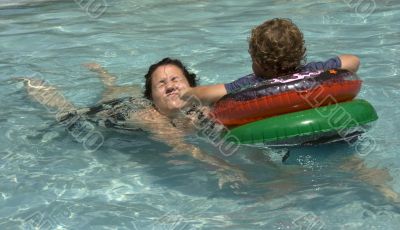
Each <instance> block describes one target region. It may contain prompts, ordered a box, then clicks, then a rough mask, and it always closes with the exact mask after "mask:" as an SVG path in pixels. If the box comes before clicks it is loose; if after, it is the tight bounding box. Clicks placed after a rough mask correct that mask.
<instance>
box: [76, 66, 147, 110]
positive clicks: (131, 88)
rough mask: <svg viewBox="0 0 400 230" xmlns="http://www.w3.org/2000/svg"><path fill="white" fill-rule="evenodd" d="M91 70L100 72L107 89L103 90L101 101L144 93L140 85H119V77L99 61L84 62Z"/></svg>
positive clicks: (137, 95)
mask: <svg viewBox="0 0 400 230" xmlns="http://www.w3.org/2000/svg"><path fill="white" fill-rule="evenodd" d="M83 65H84V66H85V67H86V68H88V69H89V70H90V71H92V72H95V73H98V74H99V76H100V79H101V81H102V82H103V84H104V86H105V87H106V90H105V91H104V92H103V94H102V97H101V100H100V102H104V101H108V100H112V99H115V98H119V97H122V96H134V97H139V96H140V95H141V94H142V88H141V87H140V86H139V85H128V86H118V85H116V81H117V78H116V77H115V76H113V75H112V74H110V73H109V72H108V71H107V70H106V69H105V68H103V67H102V66H101V65H100V64H98V63H86V64H83Z"/></svg>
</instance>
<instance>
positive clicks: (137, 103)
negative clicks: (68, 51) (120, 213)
mask: <svg viewBox="0 0 400 230" xmlns="http://www.w3.org/2000/svg"><path fill="white" fill-rule="evenodd" d="M86 67H88V68H89V69H90V70H91V71H94V72H97V73H99V74H100V77H101V79H102V81H103V83H104V85H105V86H106V90H105V92H104V94H103V97H102V99H101V100H100V102H101V103H100V104H98V105H96V106H94V107H90V108H81V109H78V108H75V107H74V105H73V104H72V103H70V102H69V101H67V100H65V98H64V96H63V95H62V94H61V93H59V91H58V90H57V89H56V88H55V87H54V86H50V85H46V84H44V83H43V81H42V80H38V79H28V78H25V79H24V81H25V85H26V89H27V92H28V94H29V95H31V96H32V97H33V98H35V99H36V100H37V101H38V102H39V103H41V104H43V105H44V106H46V107H49V108H55V109H57V110H58V113H57V116H56V118H57V120H58V121H60V122H62V123H63V124H67V125H66V126H67V129H79V128H80V122H79V121H91V122H93V123H96V124H98V125H101V126H104V127H111V128H118V129H128V130H130V129H142V130H145V131H148V132H150V133H151V135H152V137H154V138H155V139H157V140H161V141H162V142H164V143H166V144H168V145H169V146H171V147H172V148H173V150H172V153H171V154H170V155H183V154H190V155H191V156H192V157H194V158H195V159H197V160H200V161H202V162H204V163H207V164H210V165H213V166H215V167H217V168H218V170H217V172H218V173H219V176H220V177H219V186H220V187H222V186H223V184H225V183H226V182H245V181H246V177H245V176H244V173H243V172H242V171H241V170H240V169H238V168H237V167H235V166H233V165H231V164H229V163H227V162H226V161H224V160H222V159H220V158H218V157H216V156H213V155H209V154H207V153H204V152H203V151H202V150H201V149H200V148H198V147H196V146H194V145H191V144H189V143H187V142H185V141H184V136H185V135H186V134H187V133H188V131H189V130H193V125H192V124H193V121H196V119H197V118H198V116H203V115H202V113H199V112H197V111H196V112H195V110H196V109H194V108H190V109H184V108H186V107H185V106H187V105H186V104H187V103H186V102H185V101H183V100H182V99H181V98H180V93H181V90H185V89H187V88H189V87H194V86H196V75H195V74H193V73H190V72H189V71H188V70H187V69H186V67H185V66H184V65H183V64H182V63H181V62H180V61H179V60H176V59H170V58H164V59H163V60H161V61H160V62H158V63H156V64H154V65H152V66H150V68H149V70H148V72H147V74H146V75H145V80H146V83H145V91H144V97H145V98H141V97H139V95H134V96H133V95H132V94H134V92H136V93H137V92H138V90H137V87H136V89H135V88H134V87H117V86H115V77H113V76H111V75H110V74H109V73H108V72H107V71H105V70H104V69H103V68H101V66H99V65H97V64H87V65H86ZM130 89H131V90H132V91H130ZM127 92H128V93H129V94H130V96H129V97H124V98H118V99H113V100H109V99H110V98H113V97H114V98H115V96H116V95H118V94H121V93H127ZM197 109H200V110H203V109H202V108H197Z"/></svg>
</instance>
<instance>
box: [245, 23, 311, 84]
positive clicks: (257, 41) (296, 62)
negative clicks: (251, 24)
mask: <svg viewBox="0 0 400 230" xmlns="http://www.w3.org/2000/svg"><path fill="white" fill-rule="evenodd" d="M249 53H250V55H251V58H252V61H253V71H254V73H255V74H256V75H257V76H259V77H265V78H271V77H277V76H280V75H284V74H288V73H291V72H294V71H295V70H296V69H297V68H298V67H300V66H301V65H302V64H304V62H305V53H306V48H305V45H304V39H303V34H302V32H301V31H300V30H299V28H298V27H297V26H296V25H295V24H294V23H293V22H292V21H291V20H290V19H281V18H275V19H272V20H268V21H266V22H264V23H262V24H261V25H259V26H257V27H255V28H254V29H253V30H252V31H251V36H250V38H249Z"/></svg>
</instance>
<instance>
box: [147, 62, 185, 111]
mask: <svg viewBox="0 0 400 230" xmlns="http://www.w3.org/2000/svg"><path fill="white" fill-rule="evenodd" d="M189 87H190V85H189V82H188V81H187V79H186V77H185V75H184V74H183V72H182V70H181V69H180V68H178V67H177V66H175V65H170V64H167V65H162V66H159V67H158V68H157V69H156V70H155V71H154V72H153V74H152V75H151V88H152V99H153V103H154V105H155V107H156V108H157V110H158V111H159V112H160V113H162V114H164V115H166V116H173V115H174V114H176V113H178V112H179V110H180V109H181V108H182V107H183V106H184V105H185V101H183V100H181V98H180V93H181V90H185V89H187V88H189Z"/></svg>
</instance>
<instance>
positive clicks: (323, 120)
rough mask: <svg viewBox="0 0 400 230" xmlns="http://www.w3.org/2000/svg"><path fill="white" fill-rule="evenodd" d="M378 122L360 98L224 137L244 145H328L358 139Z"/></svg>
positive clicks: (235, 130)
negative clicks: (351, 137)
mask: <svg viewBox="0 0 400 230" xmlns="http://www.w3.org/2000/svg"><path fill="white" fill-rule="evenodd" d="M377 119H378V115H377V114H376V111H375V109H374V108H373V107H372V105H371V104H370V103H368V102H367V101H365V100H361V99H357V100H353V101H349V102H342V103H338V104H333V105H329V106H323V107H318V108H314V109H309V110H303V111H300V112H295V113H289V114H284V115H280V116H276V117H271V118H266V119H264V120H260V121H256V122H252V123H248V124H245V125H241V126H238V127H235V128H233V129H230V130H229V131H228V132H227V133H225V135H224V138H225V139H226V140H229V141H231V142H236V143H240V144H257V143H264V144H267V145H268V144H270V145H302V144H306V143H312V144H313V143H315V142H317V143H324V142H332V140H334V141H338V140H344V139H345V138H347V137H349V136H352V135H353V136H355V135H357V136H358V135H359V134H360V133H362V132H363V131H365V127H366V125H367V124H368V123H370V122H372V121H375V120H377ZM232 137H233V138H232Z"/></svg>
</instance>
